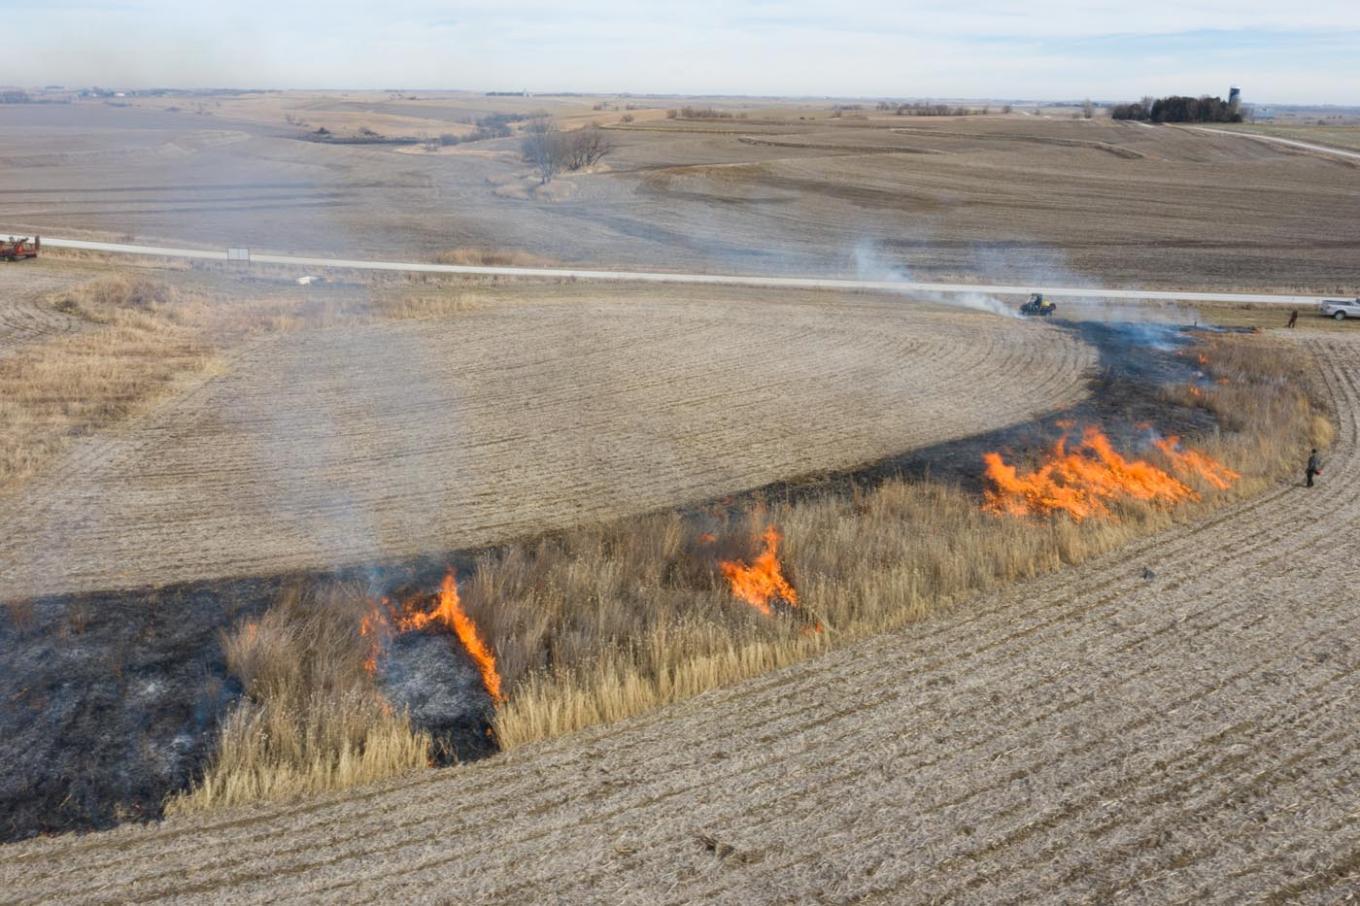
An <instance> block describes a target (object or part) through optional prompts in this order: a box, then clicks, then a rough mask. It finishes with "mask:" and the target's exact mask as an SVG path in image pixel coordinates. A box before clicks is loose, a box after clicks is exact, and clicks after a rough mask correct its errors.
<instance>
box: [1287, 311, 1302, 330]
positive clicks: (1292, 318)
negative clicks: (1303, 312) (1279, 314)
mask: <svg viewBox="0 0 1360 906" xmlns="http://www.w3.org/2000/svg"><path fill="white" fill-rule="evenodd" d="M1297 323H1299V310H1298V309H1297V308H1296V309H1294V310H1293V311H1291V312H1290V313H1289V323H1288V324H1286V325H1285V327H1293V326H1294V325H1295V324H1297Z"/></svg>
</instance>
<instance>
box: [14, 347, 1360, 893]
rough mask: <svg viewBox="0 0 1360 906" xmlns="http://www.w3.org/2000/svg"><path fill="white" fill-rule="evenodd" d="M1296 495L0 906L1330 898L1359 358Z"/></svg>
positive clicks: (1357, 462)
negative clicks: (813, 653)
mask: <svg viewBox="0 0 1360 906" xmlns="http://www.w3.org/2000/svg"><path fill="white" fill-rule="evenodd" d="M1300 341H1301V342H1303V343H1305V344H1306V345H1307V346H1308V347H1309V348H1310V349H1311V350H1312V351H1313V352H1314V353H1316V355H1317V356H1318V359H1319V362H1320V363H1321V369H1322V377H1323V379H1324V380H1325V381H1326V383H1327V385H1328V387H1329V388H1330V390H1331V393H1332V395H1333V397H1334V399H1335V405H1336V409H1337V412H1338V415H1339V418H1340V422H1341V432H1340V436H1339V438H1338V443H1337V445H1336V447H1335V449H1334V451H1333V454H1332V457H1331V459H1330V461H1329V462H1328V464H1327V469H1326V476H1325V478H1326V481H1325V483H1324V484H1323V485H1322V486H1321V487H1319V488H1315V489H1313V490H1311V491H1309V490H1305V489H1303V488H1301V487H1299V486H1298V485H1297V484H1294V483H1290V484H1282V485H1280V486H1277V487H1275V488H1273V489H1272V490H1270V491H1269V492H1267V493H1266V494H1264V495H1263V496H1261V497H1259V498H1257V499H1254V500H1250V501H1246V502H1243V503H1240V504H1237V505H1234V506H1232V507H1230V508H1228V509H1226V510H1223V511H1220V512H1218V513H1216V514H1214V515H1212V516H1210V517H1207V518H1205V519H1203V520H1199V521H1196V522H1193V523H1190V524H1187V525H1184V526H1180V527H1177V528H1174V529H1172V530H1170V531H1168V532H1165V533H1162V534H1159V535H1157V536H1154V537H1152V538H1150V539H1147V540H1144V541H1141V542H1138V543H1136V544H1134V545H1132V546H1129V547H1126V548H1124V549H1121V550H1120V551H1118V552H1116V553H1115V554H1114V555H1111V556H1108V557H1104V558H1100V559H1098V560H1096V561H1092V562H1090V563H1088V564H1087V565H1085V566H1083V567H1080V568H1077V569H1074V570H1068V571H1063V572H1060V573H1056V574H1052V575H1050V576H1047V577H1045V578H1041V579H1038V580H1036V581H1033V582H1029V583H1025V584H1023V585H1021V586H1018V587H1014V588H1011V589H1008V590H1005V591H1001V592H998V593H995V594H992V595H988V596H985V597H982V598H979V599H976V600H973V601H971V602H969V603H968V604H967V605H965V606H964V607H962V608H961V609H960V610H958V611H955V612H954V613H952V614H948V615H944V616H942V617H939V618H936V619H933V620H930V621H927V622H925V623H922V624H918V625H916V626H913V627H910V628H908V629H907V630H905V631H902V632H897V633H891V634H888V635H884V636H880V637H877V638H874V639H871V640H869V641H866V642H864V643H862V644H858V645H855V646H852V647H850V648H848V649H845V650H842V651H838V652H833V653H831V654H829V655H827V656H825V657H822V658H819V659H816V660H812V661H809V662H806V663H803V664H800V665H796V666H793V667H790V668H787V669H784V670H781V671H778V672H776V673H773V674H770V675H767V676H764V677H761V678H759V679H756V680H753V681H750V682H746V683H743V684H740V685H738V686H734V687H731V688H728V689H724V690H720V691H717V692H714V693H710V694H707V695H704V696H701V697H699V698H696V699H693V700H691V701H689V702H686V703H683V704H681V705H678V706H675V707H670V708H667V709H663V710H661V711H658V712H654V713H652V714H649V715H646V716H644V717H641V718H637V719H634V720H630V721H628V722H625V723H624V724H622V725H618V726H615V727H612V728H607V729H596V730H587V731H585V732H582V733H579V734H576V735H574V736H571V737H568V738H563V739H559V740H557V741H554V742H549V743H545V744H540V745H535V746H529V747H526V748H524V749H521V750H517V751H514V752H511V753H509V754H507V755H505V756H503V757H501V758H498V759H496V760H494V761H490V762H484V763H480V764H477V765H473V766H469V767H465V768H458V769H451V770H445V771H440V772H436V773H432V774H424V775H421V776H418V777H412V778H410V779H405V780H400V781H395V782H391V783H388V784H385V785H381V786H377V787H373V788H371V789H368V790H366V791H363V792H360V793H358V794H351V795H348V796H343V797H332V798H327V799H322V800H317V801H310V802H306V803H300V804H294V805H289V806H273V807H259V808H255V809H251V810H242V811H236V812H230V813H225V814H221V815H215V816H209V817H201V818H196V819H172V820H170V821H167V822H165V823H164V824H162V825H160V826H158V827H154V828H132V827H129V828H123V829H120V830H117V831H115V832H112V833H110V834H102V835H95V836H90V837H83V838H82V837H65V838H61V839H53V840H39V841H33V842H30V843H24V844H19V845H17V846H14V847H11V848H9V849H7V850H6V859H5V861H4V863H3V864H2V865H0V881H2V882H3V889H4V890H5V891H6V899H7V900H11V901H14V902H37V901H40V900H51V899H63V900H72V901H84V902H115V901H122V900H126V899H130V898H135V899H138V900H142V901H151V900H167V899H168V900H176V901H183V902H191V901H192V902H227V901H230V902H265V901H269V902H277V901H282V900H288V901H293V900H306V901H322V900H335V899H337V898H341V899H345V900H349V901H363V900H376V899H383V900H389V901H390V900H392V899H394V898H399V899H403V900H413V901H436V900H443V899H449V898H453V899H483V900H492V901H512V900H513V901H527V900H532V901H557V902H665V903H671V902H675V903H679V902H743V903H749V902H787V901H790V900H803V901H807V900H816V901H821V902H851V901H853V902H885V903H886V902H938V901H942V900H949V901H957V902H976V903H989V904H991V903H1021V902H1033V901H1035V900H1051V901H1063V902H1090V903H1105V902H1111V901H1140V902H1142V901H1147V902H1222V903H1239V902H1249V901H1250V902H1262V903H1280V902H1316V903H1323V902H1337V901H1338V900H1340V899H1342V898H1343V897H1345V896H1346V894H1347V892H1351V893H1353V892H1354V890H1355V889H1356V887H1357V884H1360V856H1357V853H1358V852H1360V817H1357V815H1356V813H1355V811H1354V803H1355V801H1356V798H1357V795H1358V794H1360V774H1357V771H1356V765H1357V761H1356V758H1355V754H1356V753H1355V741H1354V738H1353V737H1354V732H1353V730H1354V726H1355V723H1356V720H1357V719H1360V704H1358V703H1360V695H1357V693H1358V692H1360V689H1357V683H1356V676H1357V669H1358V668H1360V652H1357V649H1356V646H1355V645H1354V643H1353V641H1352V637H1353V636H1354V631H1353V629H1354V623H1355V620H1356V617H1357V614H1356V606H1357V604H1356V600H1355V596H1354V593H1353V589H1354V588H1355V585H1356V582H1357V581H1358V580H1360V572H1357V567H1356V565H1355V563H1354V562H1353V559H1352V558H1349V557H1347V556H1345V555H1344V551H1341V550H1339V548H1338V544H1337V543H1336V542H1337V539H1338V538H1348V537H1350V536H1351V535H1352V534H1353V532H1354V528H1355V525H1356V523H1357V520H1358V519H1360V490H1357V487H1358V485H1357V482H1358V481H1360V474H1357V473H1358V471H1360V458H1357V457H1358V455H1360V451H1358V449H1357V445H1358V443H1360V438H1358V437H1357V413H1360V387H1357V385H1356V374H1357V373H1360V344H1357V343H1356V342H1355V341H1354V340H1353V339H1342V338H1336V337H1334V336H1328V335H1322V334H1307V333H1303V334H1301V336H1300Z"/></svg>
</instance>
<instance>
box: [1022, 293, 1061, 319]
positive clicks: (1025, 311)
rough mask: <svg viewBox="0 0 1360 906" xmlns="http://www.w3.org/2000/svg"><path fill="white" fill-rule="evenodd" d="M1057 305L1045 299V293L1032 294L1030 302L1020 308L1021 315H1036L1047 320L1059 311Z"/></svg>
mask: <svg viewBox="0 0 1360 906" xmlns="http://www.w3.org/2000/svg"><path fill="white" fill-rule="evenodd" d="M1057 307H1058V306H1057V305H1054V304H1053V303H1052V302H1050V301H1048V300H1047V299H1045V298H1044V294H1043V293H1032V294H1030V297H1029V301H1027V302H1026V303H1025V304H1024V305H1021V306H1020V314H1022V315H1036V316H1038V317H1040V318H1047V317H1048V316H1049V315H1051V314H1053V312H1054V311H1055V310H1056V309H1057Z"/></svg>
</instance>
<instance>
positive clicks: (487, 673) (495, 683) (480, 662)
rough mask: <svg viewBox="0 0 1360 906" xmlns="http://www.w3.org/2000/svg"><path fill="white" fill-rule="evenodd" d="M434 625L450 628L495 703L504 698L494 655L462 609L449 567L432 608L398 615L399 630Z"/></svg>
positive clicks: (456, 585)
mask: <svg viewBox="0 0 1360 906" xmlns="http://www.w3.org/2000/svg"><path fill="white" fill-rule="evenodd" d="M434 625H442V626H444V627H446V628H448V629H450V630H452V631H453V634H454V635H456V636H457V637H458V641H460V642H462V643H463V647H464V648H465V649H467V653H468V654H469V655H471V656H472V660H473V662H474V663H476V665H477V669H478V670H479V671H480V672H481V674H482V684H483V685H484V686H486V691H487V693H488V694H489V695H490V696H491V700H492V701H493V702H495V703H496V704H500V703H501V702H503V701H505V698H504V697H503V696H502V695H501V675H500V673H499V672H497V670H496V655H495V654H493V653H492V651H491V648H490V646H488V645H487V644H486V642H485V641H483V640H482V635H481V633H479V632H478V631H477V624H476V623H474V622H472V618H471V617H469V616H468V615H467V611H465V610H463V603H462V601H461V600H459V598H458V583H457V581H455V579H454V577H453V572H452V571H449V572H447V573H445V574H444V583H443V584H442V585H440V587H439V596H438V597H437V598H436V599H435V605H434V608H433V609H431V610H428V611H419V610H416V611H413V610H411V609H410V608H409V607H408V608H407V609H406V613H405V614H404V615H402V616H400V617H398V619H397V631H399V632H414V631H416V630H420V629H424V628H425V627H427V626H434Z"/></svg>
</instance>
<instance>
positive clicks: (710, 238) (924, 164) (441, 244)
mask: <svg viewBox="0 0 1360 906" xmlns="http://www.w3.org/2000/svg"><path fill="white" fill-rule="evenodd" d="M590 100H591V99H580V98H569V99H563V98H485V97H481V96H470V95H448V96H439V97H429V98H419V99H417V100H405V99H392V98H390V97H387V96H385V95H376V94H373V93H370V94H368V95H363V94H354V95H351V96H344V95H340V94H319V93H313V94H307V93H283V94H271V95H263V96H260V95H257V96H233V97H224V98H219V99H210V100H208V101H206V102H203V103H202V109H201V111H198V112H196V111H195V110H194V109H192V105H190V106H185V107H183V108H181V107H179V106H178V105H179V104H180V103H183V102H177V101H175V99H163V98H153V99H137V100H134V101H128V102H126V104H125V105H124V106H109V105H106V104H103V103H94V102H78V103H74V104H71V105H52V106H39V105H33V106H31V107H28V108H22V107H9V108H0V160H3V162H4V163H5V167H4V168H3V169H2V170H0V223H4V224H7V225H8V226H7V228H8V229H15V230H29V231H36V232H44V231H45V232H48V233H51V234H53V235H66V236H73V237H76V238H80V237H85V238H105V239H111V238H120V237H127V236H131V237H134V238H137V239H139V240H145V241H148V242H155V241H158V240H172V241H180V242H193V243H198V244H202V245H206V246H211V247H214V248H221V247H225V246H249V247H253V248H255V249H258V250H263V251H275V252H299V253H317V254H350V255H352V256H355V257H383V256H394V255H404V256H413V257H417V258H420V257H424V258H426V259H432V258H433V257H434V256H436V255H437V254H439V253H440V252H442V251H445V250H447V249H450V248H455V247H460V246H468V245H478V246H484V247H488V248H492V249H501V250H507V251H514V252H519V253H524V254H530V255H534V256H538V257H540V258H542V259H545V260H551V261H559V262H563V263H567V264H582V265H602V266H606V267H626V268H634V269H645V270H652V269H663V270H667V269H668V270H678V271H713V272H737V273H767V274H806V275H836V276H843V275H855V274H861V273H867V274H881V273H883V272H887V271H896V272H902V273H909V274H911V275H912V276H915V277H917V278H922V279H934V278H940V279H944V278H959V277H976V278H1000V277H1004V278H1006V279H1008V280H1014V281H1021V282H1026V281H1033V282H1039V281H1043V282H1064V283H1075V282H1082V281H1090V282H1098V283H1100V284H1101V285H1127V286H1145V287H1154V286H1167V287H1173V288H1180V289H1193V288H1197V287H1206V288H1215V289H1229V288H1258V289H1267V288H1269V289H1301V290H1310V291H1317V292H1341V291H1345V290H1347V289H1348V288H1353V287H1354V286H1355V285H1356V284H1357V283H1360V266H1357V265H1356V263H1355V262H1356V261H1357V260H1360V258H1358V257H1357V255H1356V251H1357V247H1356V240H1355V238H1354V231H1353V230H1351V229H1350V228H1349V227H1350V225H1351V224H1353V223H1354V221H1355V218H1356V217H1357V215H1358V214H1360V201H1358V200H1357V199H1358V198H1360V196H1358V195H1357V192H1356V189H1357V185H1360V176H1357V174H1360V170H1357V169H1356V168H1355V167H1354V166H1352V165H1351V164H1350V163H1349V162H1347V161H1345V160H1338V159H1334V158H1329V157H1328V156H1326V155H1321V154H1312V153H1307V152H1304V151H1301V150H1299V149H1293V148H1288V147H1284V146H1272V145H1268V144H1265V143H1262V142H1259V141H1252V140H1250V139H1246V138H1242V137H1240V136H1236V135H1231V134H1213V133H1207V132H1200V131H1190V130H1181V129H1175V128H1147V127H1143V126H1140V125H1137V124H1118V123H1113V122H1110V121H1108V120H1105V121H1089V122H1088V121H1081V120H1071V119H1052V118H1047V117H1040V116H1029V115H1019V114H1016V115H1000V114H992V115H989V116H973V117H927V118H922V117H896V116H891V115H887V114H879V113H876V112H874V111H872V110H869V111H866V112H851V113H848V114H844V115H838V114H833V113H832V111H830V109H829V107H828V106H827V105H820V106H819V105H813V104H805V105H796V104H789V103H784V104H776V103H773V102H768V103H764V104H757V105H753V106H751V107H750V109H748V110H747V111H746V118H744V119H691V120H686V119H682V118H677V119H667V118H666V116H665V110H664V108H665V107H667V106H671V105H677V106H678V105H681V104H684V103H687V102H685V101H683V100H682V99H667V100H665V101H662V102H658V101H655V100H652V101H646V100H639V101H637V103H636V104H635V106H638V107H640V108H641V109H638V110H636V111H635V112H628V113H625V112H624V108H626V106H627V104H626V103H624V102H623V100H622V99H615V103H614V104H613V105H612V106H611V107H610V109H606V110H601V111H593V110H592V109H591V108H592V106H593V105H592V104H591V103H590ZM171 108H175V109H171ZM537 109H543V110H548V111H550V112H552V113H554V114H556V115H557V116H559V118H560V119H561V121H562V123H563V126H564V128H574V127H578V126H581V125H583V124H586V123H590V122H598V123H599V124H600V125H601V127H602V128H603V129H604V130H605V132H606V134H607V136H608V138H609V140H610V141H611V142H612V143H613V144H614V145H615V150H614V151H613V153H611V154H610V155H609V156H608V157H606V158H605V160H604V161H603V162H602V163H601V164H600V165H598V166H596V167H594V168H592V169H591V171H590V172H582V173H576V174H564V175H562V176H559V177H558V178H557V179H555V180H554V181H553V182H552V183H551V184H549V185H548V186H546V187H542V188H541V189H540V188H537V187H536V180H534V179H532V178H529V177H528V174H527V168H526V166H525V164H524V163H523V162H522V161H521V160H520V156H519V148H518V139H517V138H514V137H512V138H506V139H492V140H489V141H480V142H474V143H471V144H466V145H454V146H451V147H448V148H442V149H440V150H439V151H437V152H434V153H427V152H424V151H423V150H422V146H420V145H418V144H416V145H401V146H392V145H356V144H323V143H317V142H314V141H307V140H305V139H306V137H307V129H306V128H304V127H303V126H300V125H295V124H290V123H289V122H287V121H286V118H292V120H293V122H294V123H306V124H307V126H309V127H311V128H312V129H315V128H320V127H321V126H326V128H331V129H332V130H333V131H334V132H335V133H336V134H337V135H345V136H351V137H352V136H353V135H355V134H357V131H358V130H359V129H362V128H368V129H371V130H372V131H375V132H377V133H379V134H381V135H385V136H409V137H411V138H412V139H420V138H421V137H422V136H423V137H425V138H429V137H430V136H438V135H439V134H441V130H453V131H455V132H458V131H460V130H465V129H467V128H471V127H470V126H468V125H467V122H466V121H467V120H468V119H470V118H476V117H478V116H485V115H487V114H489V113H493V112H498V113H505V114H520V115H522V114H524V113H527V112H531V111H533V110H537ZM728 112H730V111H728ZM626 116H630V117H632V121H631V122H625V121H624V118H625V117H626ZM327 124H329V125H327Z"/></svg>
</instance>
